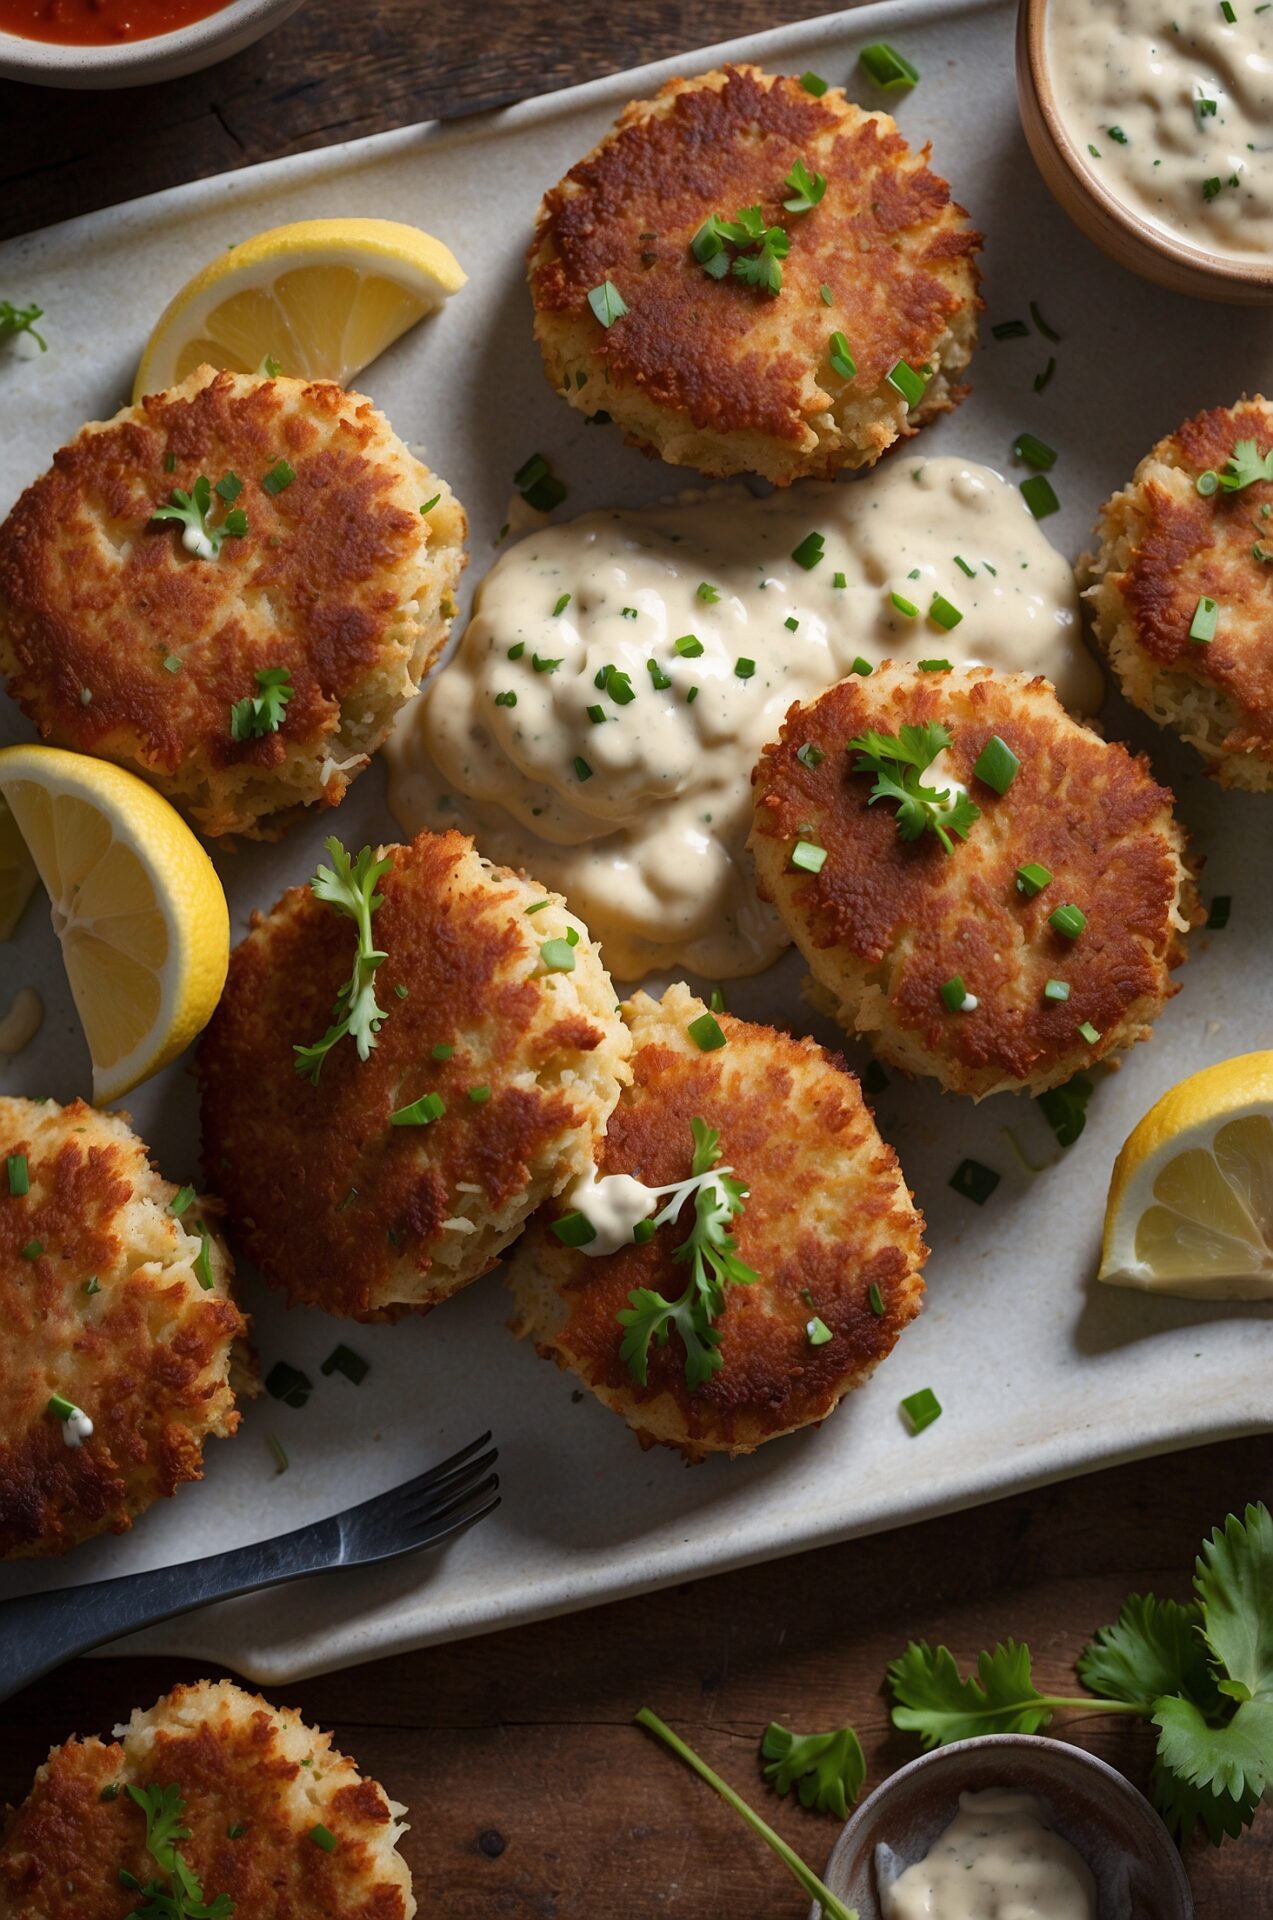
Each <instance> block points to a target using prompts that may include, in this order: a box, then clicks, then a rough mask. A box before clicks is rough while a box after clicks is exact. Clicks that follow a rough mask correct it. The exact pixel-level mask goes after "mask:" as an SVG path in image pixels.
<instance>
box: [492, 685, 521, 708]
mask: <svg viewBox="0 0 1273 1920" xmlns="http://www.w3.org/2000/svg"><path fill="white" fill-rule="evenodd" d="M495 704H496V706H497V707H515V706H516V705H517V695H516V694H515V693H514V692H512V690H511V689H507V690H506V691H505V692H503V693H497V694H496V696H495Z"/></svg>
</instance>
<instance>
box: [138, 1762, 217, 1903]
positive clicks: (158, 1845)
mask: <svg viewBox="0 0 1273 1920" xmlns="http://www.w3.org/2000/svg"><path fill="white" fill-rule="evenodd" d="M124 1791H125V1792H126V1793H127V1795H128V1797H129V1799H130V1800H131V1801H133V1803H134V1805H136V1806H138V1807H140V1808H141V1810H142V1813H143V1814H144V1815H145V1819H146V1851H147V1853H148V1854H149V1855H150V1857H151V1859H152V1860H153V1861H154V1862H155V1865H156V1866H157V1867H158V1868H159V1870H160V1872H161V1873H163V1874H164V1875H165V1876H166V1878H167V1882H168V1884H167V1885H166V1886H165V1885H164V1883H163V1881H161V1880H151V1881H149V1882H148V1883H147V1884H146V1885H144V1886H143V1884H142V1883H141V1881H140V1880H138V1879H136V1878H135V1876H134V1875H132V1874H130V1873H127V1870H126V1869H125V1868H123V1867H121V1868H120V1869H119V1880H120V1884H121V1885H122V1886H126V1887H129V1888H131V1889H132V1890H133V1891H135V1892H137V1893H140V1894H141V1895H142V1904H141V1905H140V1906H138V1907H135V1908H134V1909H133V1912H132V1914H130V1915H129V1920H230V1915H231V1914H232V1913H233V1912H234V1902H233V1900H231V1898H230V1896H229V1895H228V1894H225V1893H219V1894H217V1895H216V1897H215V1898H214V1899H212V1900H210V1901H205V1899H204V1897H203V1887H202V1885H201V1884H200V1881H199V1877H198V1875H197V1874H196V1873H195V1871H194V1869H193V1868H192V1867H191V1866H190V1864H189V1862H188V1861H187V1860H186V1859H185V1856H184V1855H183V1854H182V1853H180V1852H179V1851H178V1848H179V1846H180V1843H181V1842H182V1841H183V1840H188V1839H189V1838H190V1829H189V1827H187V1826H184V1825H183V1824H182V1822H183V1818H184V1815H185V1811H186V1803H185V1801H184V1800H183V1799H182V1797H181V1789H180V1788H179V1787H176V1786H167V1787H160V1786H154V1787H134V1786H126V1787H125V1789H124Z"/></svg>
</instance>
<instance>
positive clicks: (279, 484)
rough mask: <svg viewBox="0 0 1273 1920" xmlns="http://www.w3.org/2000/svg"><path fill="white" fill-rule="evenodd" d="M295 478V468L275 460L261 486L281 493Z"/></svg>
mask: <svg viewBox="0 0 1273 1920" xmlns="http://www.w3.org/2000/svg"><path fill="white" fill-rule="evenodd" d="M295 478H296V469H295V467H293V466H289V464H288V462H287V461H286V460H276V461H275V462H274V465H273V466H272V467H271V468H270V470H269V472H268V473H267V474H265V475H264V476H263V477H262V480H261V485H262V486H263V487H264V488H265V491H266V492H267V493H282V492H284V490H285V489H286V488H288V487H290V486H291V484H292V482H293V480H295ZM435 497H436V496H435Z"/></svg>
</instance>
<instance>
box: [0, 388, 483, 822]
mask: <svg viewBox="0 0 1273 1920" xmlns="http://www.w3.org/2000/svg"><path fill="white" fill-rule="evenodd" d="M196 489H198V491H199V493H200V495H201V496H202V497H205V498H206V500H207V502H208V510H207V512H206V514H204V515H203V517H202V520H201V519H200V516H199V514H198V513H197V512H196V511H195V510H194V509H185V511H186V514H187V519H186V521H182V520H177V521H172V520H167V519H159V518H156V509H158V508H160V507H162V506H165V505H171V504H172V502H173V501H174V499H175V495H176V493H177V492H180V493H181V494H182V495H183V496H190V495H192V494H193V493H194V492H195V490H196ZM430 501H432V502H433V503H434V504H432V505H431V506H429V510H428V512H427V513H426V512H425V511H424V508H425V506H426V505H427V504H428V503H429V502H430ZM236 516H237V517H236ZM245 523H246V526H245ZM244 526H245V530H244ZM235 529H238V530H239V531H238V532H237V534H236V532H235ZM464 535H465V519H464V512H463V509H462V508H461V507H460V506H459V505H458V504H457V502H456V501H455V500H454V498H453V497H452V495H451V492H450V490H449V488H448V487H447V485H446V483H445V482H444V481H442V480H439V479H438V477H437V476H436V475H435V474H433V473H430V472H429V470H428V468H427V467H425V466H423V465H421V463H420V462H419V461H418V460H417V459H415V458H414V456H413V455H412V454H411V453H409V452H408V450H407V448H406V447H405V446H404V445H403V443H402V441H401V440H399V439H398V437H397V435H396V434H395V433H394V432H393V431H392V429H391V428H390V427H389V425H388V422H387V421H386V420H385V419H384V418H383V416H382V415H381V414H379V413H378V412H377V411H376V409H375V407H373V406H372V404H371V402H370V401H369V400H365V399H363V398H362V397H361V395H359V394H353V393H344V392H342V390H341V389H340V388H339V387H336V386H333V385H331V384H330V383H329V382H324V381H316V382H313V383H311V384H309V385H307V384H306V383H305V382H304V381H301V380H284V379H267V378H264V377H257V376H255V375H244V374H234V373H214V371H213V370H212V368H211V367H200V368H199V369H198V370H197V371H196V372H194V373H192V374H191V375H190V377H189V379H187V380H185V381H184V382H183V383H182V385H181V386H179V387H174V388H173V389H172V391H171V392H170V393H153V394H149V395H147V397H146V398H145V399H144V400H142V401H141V402H140V403H139V404H138V405H137V406H135V407H126V408H124V410H123V411H122V412H121V413H118V414H116V416H115V418H114V419H113V420H108V421H106V422H104V423H97V424H93V425H90V426H87V427H85V428H84V429H83V430H82V432H81V433H79V434H78V435H77V437H76V438H75V439H74V440H73V441H72V442H71V443H70V445H69V446H67V447H63V448H62V450H61V452H60V453H58V454H56V455H55V456H54V460H53V465H52V467H51V468H50V469H49V471H48V472H47V473H46V474H44V475H42V476H41V478H40V479H39V480H37V481H35V483H34V484H33V485H32V486H30V487H28V488H27V490H26V492H25V493H24V494H23V495H22V498H21V499H20V500H19V501H18V504H17V506H16V507H15V508H14V509H13V512H12V513H11V514H10V516H9V518H8V520H7V521H6V522H5V523H4V525H3V527H0V669H2V670H3V671H4V673H5V674H6V675H7V677H8V684H9V692H10V693H11V694H12V695H13V697H14V698H15V699H16V700H17V701H18V702H19V703H20V704H21V706H22V709H23V711H24V712H25V713H26V714H27V716H28V717H29V718H30V719H31V720H32V721H34V723H35V725H36V726H37V727H38V728H39V730H40V733H41V735H42V736H43V737H44V738H45V739H46V740H51V741H53V742H55V743H56V744H57V745H59V746H65V747H74V748H77V749H79V750H80V751H81V752H84V753H93V754H97V755H99V756H101V757H103V758H105V759H108V760H117V761H119V762H120V763H121V764H122V765H123V766H127V767H131V768H132V769H133V771H134V772H136V773H140V774H142V775H143V776H144V777H145V778H146V779H148V780H150V781H151V782H152V783H153V784H154V785H155V786H156V787H158V788H159V790H160V792H161V793H164V794H166V795H167V797H168V798H169V799H170V800H172V801H173V802H174V803H175V804H176V805H177V806H179V807H181V808H182V809H183V810H184V811H185V812H186V813H187V814H188V815H189V817H190V819H191V820H192V821H193V823H194V825H195V826H197V827H198V828H199V829H200V830H201V832H203V833H206V834H213V835H216V834H224V833H240V834H245V835H248V836H250V837H252V838H269V837H272V836H273V835H275V834H277V833H278V832H279V831H281V830H282V828H283V827H284V826H286V825H287V824H288V822H289V819H290V818H291V817H293V816H294V815H295V814H296V813H297V812H298V811H299V810H300V809H301V808H304V807H309V806H335V805H336V803H337V802H338V801H339V800H340V799H341V798H342V796H343V794H344V792H345V789H346V787H347V786H348V785H349V782H350V780H351V778H352V777H353V776H354V774H356V773H357V772H358V771H359V770H360V769H361V768H362V767H364V766H365V765H366V763H367V758H368V756H369V755H370V754H372V753H374V752H375V750H376V748H377V747H378V746H379V745H380V744H381V742H382V741H383V740H384V738H385V736H386V734H387V733H388V731H389V728H390V725H391V723H392V721H393V717H394V715H395V713H396V712H397V710H398V708H399V707H400V706H401V705H402V703H403V702H404V701H405V700H407V699H409V698H410V696H411V695H412V694H413V693H414V692H415V690H416V687H417V686H418V685H419V682H420V679H421V676H422V675H423V673H424V672H425V670H426V669H427V668H428V667H429V666H430V665H431V663H432V662H433V660H434V659H435V658H436V657H437V654H438V653H439V651H440V650H441V648H442V646H443V644H444V642H445V640H446V636H447V633H448V631H449V630H450V622H451V615H452V613H453V612H454V603H453V594H454V591H455V584H456V581H457V579H458V577H459V574H460V570H461V568H462V567H463V565H464V548H463V542H464Z"/></svg>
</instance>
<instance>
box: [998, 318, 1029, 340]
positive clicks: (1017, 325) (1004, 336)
mask: <svg viewBox="0 0 1273 1920" xmlns="http://www.w3.org/2000/svg"><path fill="white" fill-rule="evenodd" d="M990 331H991V333H992V334H993V335H994V337H995V339H996V340H1024V339H1026V338H1027V337H1028V335H1029V332H1030V329H1029V327H1027V325H1026V323H1025V321H1024V320H1000V321H999V323H998V325H997V326H993V327H991V329H990Z"/></svg>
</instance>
